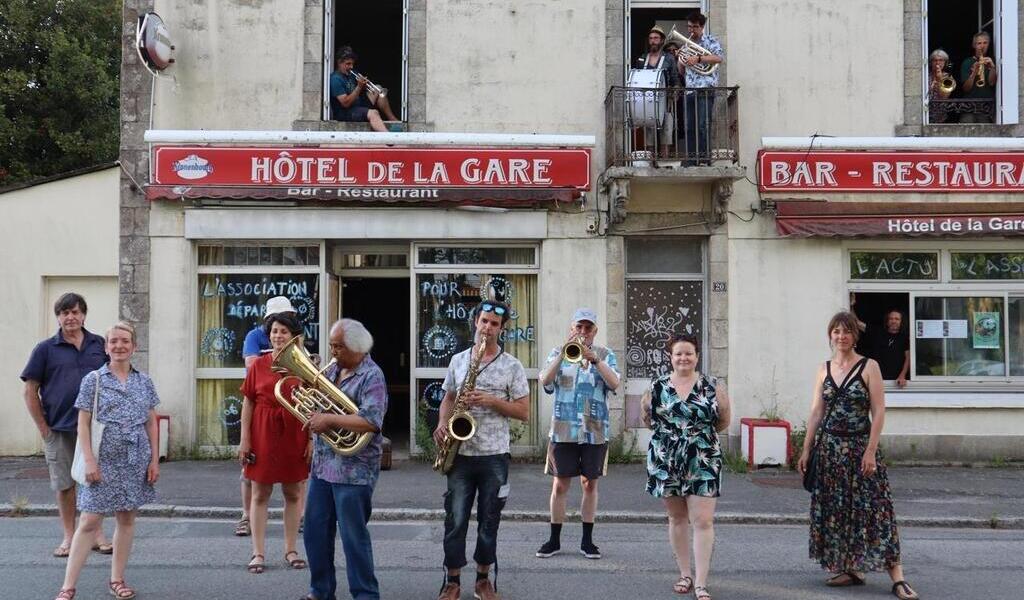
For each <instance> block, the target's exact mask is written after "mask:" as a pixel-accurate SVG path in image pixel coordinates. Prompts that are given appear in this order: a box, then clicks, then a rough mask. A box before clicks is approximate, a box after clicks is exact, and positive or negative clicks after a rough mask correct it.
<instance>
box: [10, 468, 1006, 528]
mask: <svg viewBox="0 0 1024 600" xmlns="http://www.w3.org/2000/svg"><path fill="white" fill-rule="evenodd" d="M542 469H543V466H542V465H539V464H513V465H512V468H511V471H510V475H509V479H510V483H511V486H512V492H511V496H510V498H509V503H508V507H507V509H506V512H505V515H506V518H508V519H518V520H527V521H541V522H543V521H547V519H548V516H547V510H548V508H547V505H548V496H549V494H550V490H551V480H550V478H549V477H548V476H547V475H544V473H543V470H542ZM238 472H239V471H238V465H237V464H236V463H234V462H231V461H174V462H168V463H164V464H163V465H161V476H160V483H159V484H158V485H157V494H158V503H159V504H157V505H152V506H149V507H147V508H146V509H144V510H143V514H151V515H165V516H183V517H200V518H237V516H238V514H239V513H240V512H241V509H240V499H239V489H238ZM646 479H647V474H646V470H645V468H644V465H643V464H629V465H609V471H608V476H607V477H606V478H602V479H601V488H600V492H601V497H600V509H599V513H598V514H599V520H601V521H606V522H608V521H620V522H651V521H657V522H660V521H662V520H663V519H664V511H663V510H662V506H661V503H660V501H658V500H656V499H654V498H651V497H650V496H649V495H648V494H647V493H646V492H644V484H645V483H646ZM889 479H890V482H891V483H892V488H893V495H894V498H895V503H896V516H897V518H898V519H899V521H900V522H901V523H903V524H905V525H910V526H933V527H991V526H993V525H994V526H996V527H999V528H1014V529H1024V469H1020V468H1002V469H997V468H964V467H890V468H889ZM444 490H445V480H444V478H443V477H441V476H440V475H438V474H437V473H435V472H434V471H432V470H431V469H430V465H429V464H426V463H422V462H415V461H396V462H395V464H394V468H393V469H392V470H390V471H384V472H382V473H381V478H380V481H379V483H378V484H377V489H376V491H375V493H374V497H373V500H374V518H375V519H379V520H420V519H435V518H440V516H441V505H442V502H441V494H442V493H443V492H444ZM579 498H580V492H579V485H577V484H573V487H572V491H571V492H570V497H569V504H568V505H569V507H573V506H576V507H578V506H579ZM808 502H809V497H808V494H807V493H806V492H805V491H804V490H803V488H802V487H801V485H800V478H799V476H798V475H797V474H796V473H794V472H791V471H778V470H774V469H764V470H761V471H756V472H754V473H748V474H733V473H726V474H725V476H724V480H723V484H722V497H721V498H720V499H719V503H718V509H717V511H716V512H717V516H716V519H717V520H718V521H719V522H722V523H730V522H731V523H769V524H787V523H789V524H791V523H804V522H806V518H807V508H808ZM53 503H54V497H53V493H52V492H51V491H50V487H49V478H48V475H47V470H46V463H45V461H44V460H43V458H42V457H17V458H14V457H8V458H0V513H3V514H7V513H9V511H10V510H11V507H12V505H16V506H18V507H20V512H21V513H22V514H49V513H53V512H54V511H55V508H54V506H53ZM271 505H272V506H274V507H280V506H281V498H280V492H275V498H274V500H272V501H271ZM572 512H573V513H574V514H575V511H572Z"/></svg>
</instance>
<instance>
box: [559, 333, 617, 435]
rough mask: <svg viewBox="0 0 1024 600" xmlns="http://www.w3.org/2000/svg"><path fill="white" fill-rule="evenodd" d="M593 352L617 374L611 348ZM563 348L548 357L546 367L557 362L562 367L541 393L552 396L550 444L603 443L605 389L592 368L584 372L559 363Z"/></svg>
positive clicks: (606, 399)
mask: <svg viewBox="0 0 1024 600" xmlns="http://www.w3.org/2000/svg"><path fill="white" fill-rule="evenodd" d="M594 352H596V353H597V356H598V357H600V358H601V359H602V360H603V361H604V362H606V363H608V366H609V367H611V369H612V371H614V372H615V374H616V375H618V373H619V369H618V363H617V361H616V359H615V353H614V352H612V351H611V349H610V348H603V347H600V346H594ZM561 356H562V347H561V346H558V347H556V348H554V349H553V350H551V353H550V354H548V360H547V364H551V361H554V360H559V361H560V362H561V363H562V364H561V366H559V367H558V371H557V372H556V373H555V380H554V381H553V382H552V383H551V385H549V386H544V391H545V392H547V393H549V394H554V395H555V403H554V414H553V415H552V417H551V433H550V437H551V441H552V442H559V443H561V442H569V443H577V444H604V443H606V442H607V441H608V394H609V393H612V394H614V393H615V390H610V389H608V386H607V385H606V384H605V382H604V378H603V377H601V374H600V373H598V372H597V367H596V366H595V365H589V368H587V369H583V368H582V366H581V364H580V363H570V362H568V361H564V360H561Z"/></svg>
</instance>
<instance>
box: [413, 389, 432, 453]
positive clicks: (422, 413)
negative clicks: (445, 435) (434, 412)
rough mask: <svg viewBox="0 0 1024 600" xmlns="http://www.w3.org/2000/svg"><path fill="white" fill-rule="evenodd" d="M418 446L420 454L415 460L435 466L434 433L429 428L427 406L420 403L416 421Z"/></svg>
mask: <svg viewBox="0 0 1024 600" xmlns="http://www.w3.org/2000/svg"><path fill="white" fill-rule="evenodd" d="M416 445H417V446H418V447H419V449H420V454H417V455H416V456H414V457H413V458H415V459H416V460H422V461H423V462H428V463H431V464H433V462H434V459H435V458H436V457H437V445H436V444H434V436H433V432H431V431H430V429H429V427H428V426H427V416H426V405H425V404H424V403H422V402H420V405H419V407H418V414H417V419H416Z"/></svg>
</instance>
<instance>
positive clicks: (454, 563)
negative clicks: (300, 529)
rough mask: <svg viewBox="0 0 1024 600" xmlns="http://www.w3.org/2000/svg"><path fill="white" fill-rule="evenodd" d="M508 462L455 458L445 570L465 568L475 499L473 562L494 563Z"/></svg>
mask: <svg viewBox="0 0 1024 600" xmlns="http://www.w3.org/2000/svg"><path fill="white" fill-rule="evenodd" d="M508 463H509V455H508V454H491V455H488V456H463V455H461V454H460V455H459V456H456V457H455V464H454V465H452V470H451V471H449V472H448V491H447V492H445V495H444V512H445V516H444V566H445V567H447V568H449V569H461V568H462V567H464V566H466V532H467V531H468V530H469V513H470V510H471V509H472V508H473V500H474V498H475V499H476V500H477V505H476V521H477V527H476V551H475V552H474V553H473V560H474V561H476V564H478V565H493V564H494V563H495V561H496V560H497V550H498V525H499V524H500V523H501V509H502V508H504V507H505V501H506V500H507V499H508V485H507V483H508ZM306 510H307V511H308V510H309V509H306Z"/></svg>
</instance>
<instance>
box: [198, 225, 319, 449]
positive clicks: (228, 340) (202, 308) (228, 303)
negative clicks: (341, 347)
mask: <svg viewBox="0 0 1024 600" xmlns="http://www.w3.org/2000/svg"><path fill="white" fill-rule="evenodd" d="M320 261H321V251H320V247H319V246H318V245H294V246H288V245H263V244H244V243H240V244H223V245H219V244H204V245H202V246H199V247H198V248H197V262H198V263H199V264H198V273H197V279H196V313H195V314H196V345H195V352H196V361H195V364H196V377H197V382H196V404H195V410H196V425H197V429H196V442H197V444H198V445H199V446H200V447H219V446H231V445H235V444H237V443H238V424H237V423H236V420H235V417H236V415H237V416H240V414H241V412H240V411H241V404H240V402H241V392H240V391H239V388H240V387H241V384H242V380H243V379H244V378H245V359H244V358H243V357H242V344H243V342H244V340H245V336H246V334H248V333H249V331H250V330H252V329H253V327H255V326H257V325H258V324H260V323H262V320H263V314H264V311H265V306H266V303H267V300H268V299H270V298H272V297H274V296H287V297H288V299H289V300H290V301H291V303H292V306H294V307H295V309H296V312H297V315H298V317H299V320H300V322H301V323H302V326H303V330H304V332H305V343H306V349H307V350H308V351H309V352H310V353H311V354H318V353H319V352H320V337H321V334H320V327H321V318H320V270H321V267H320Z"/></svg>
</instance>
